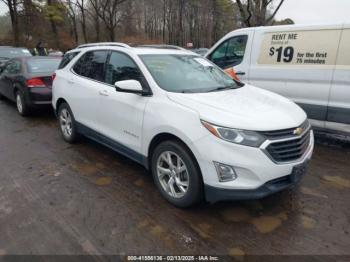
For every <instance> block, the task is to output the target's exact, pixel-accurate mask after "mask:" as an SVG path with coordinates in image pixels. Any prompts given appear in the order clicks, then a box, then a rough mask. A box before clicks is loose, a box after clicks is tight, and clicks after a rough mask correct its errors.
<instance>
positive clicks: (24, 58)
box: [14, 56, 62, 61]
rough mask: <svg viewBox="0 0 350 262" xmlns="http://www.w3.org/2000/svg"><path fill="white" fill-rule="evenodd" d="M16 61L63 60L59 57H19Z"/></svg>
mask: <svg viewBox="0 0 350 262" xmlns="http://www.w3.org/2000/svg"><path fill="white" fill-rule="evenodd" d="M14 59H22V60H26V61H27V60H47V59H52V60H54V59H57V60H59V59H62V58H61V57H57V56H22V57H17V58H14Z"/></svg>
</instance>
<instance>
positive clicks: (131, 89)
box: [114, 80, 143, 95]
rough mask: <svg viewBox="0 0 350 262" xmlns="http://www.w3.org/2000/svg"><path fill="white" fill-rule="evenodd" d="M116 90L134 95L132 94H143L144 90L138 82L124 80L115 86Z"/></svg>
mask: <svg viewBox="0 0 350 262" xmlns="http://www.w3.org/2000/svg"><path fill="white" fill-rule="evenodd" d="M114 86H115V89H116V90H117V91H118V92H124V93H132V94H141V95H142V94H143V88H142V85H141V83H140V82H139V81H137V80H124V81H118V82H115V84H114Z"/></svg>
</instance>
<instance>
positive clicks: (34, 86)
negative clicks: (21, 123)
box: [0, 56, 61, 116]
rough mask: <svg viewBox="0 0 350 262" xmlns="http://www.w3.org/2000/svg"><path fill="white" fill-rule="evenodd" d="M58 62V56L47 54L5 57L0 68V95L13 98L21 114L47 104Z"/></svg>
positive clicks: (49, 102) (49, 103)
mask: <svg viewBox="0 0 350 262" xmlns="http://www.w3.org/2000/svg"><path fill="white" fill-rule="evenodd" d="M60 62H61V58H57V57H47V56H44V57H40V56H32V57H21V58H14V59H11V60H9V61H8V62H6V64H5V66H4V67H3V68H2V69H0V96H3V97H7V98H8V99H10V100H12V101H14V102H16V105H17V110H18V113H19V114H20V115H22V116H26V115H28V114H29V113H30V111H31V109H33V108H36V107H40V106H44V105H51V99H52V92H51V91H52V89H51V88H52V77H53V74H54V72H55V70H56V69H57V68H58V65H59V63H60Z"/></svg>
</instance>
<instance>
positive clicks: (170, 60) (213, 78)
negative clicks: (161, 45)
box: [140, 54, 240, 93]
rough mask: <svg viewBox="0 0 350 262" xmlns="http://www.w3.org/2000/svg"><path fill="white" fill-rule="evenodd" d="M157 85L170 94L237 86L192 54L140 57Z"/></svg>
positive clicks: (212, 66) (229, 78)
mask: <svg viewBox="0 0 350 262" xmlns="http://www.w3.org/2000/svg"><path fill="white" fill-rule="evenodd" d="M140 58H141V60H142V61H143V63H144V64H145V65H146V67H147V68H148V70H149V71H150V73H151V74H152V76H153V78H154V79H155V81H156V82H157V84H158V85H159V86H160V87H161V88H162V89H165V90H167V91H169V92H177V93H203V92H211V91H218V90H224V89H231V88H238V87H240V86H239V85H238V84H237V83H236V82H235V81H234V80H233V79H232V78H231V77H229V76H228V75H227V74H226V73H224V72H223V71H221V69H219V68H218V67H217V66H216V65H214V64H212V63H211V62H209V61H208V60H206V59H204V58H201V57H198V56H193V55H170V54H169V55H168V54H167V55H158V54H157V55H153V54H152V55H140Z"/></svg>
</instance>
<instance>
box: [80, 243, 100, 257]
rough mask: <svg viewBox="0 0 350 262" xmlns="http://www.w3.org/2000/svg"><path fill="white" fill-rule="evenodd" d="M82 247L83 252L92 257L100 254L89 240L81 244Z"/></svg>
mask: <svg viewBox="0 0 350 262" xmlns="http://www.w3.org/2000/svg"><path fill="white" fill-rule="evenodd" d="M81 246H82V248H83V250H84V251H85V252H86V253H88V254H90V255H93V254H95V255H96V254H98V252H97V250H96V248H95V247H94V246H93V244H92V243H91V242H90V241H89V240H86V241H84V242H83V243H82V244H81Z"/></svg>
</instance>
